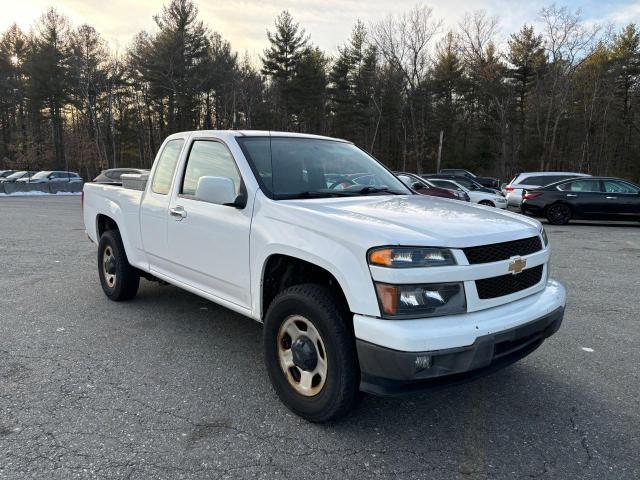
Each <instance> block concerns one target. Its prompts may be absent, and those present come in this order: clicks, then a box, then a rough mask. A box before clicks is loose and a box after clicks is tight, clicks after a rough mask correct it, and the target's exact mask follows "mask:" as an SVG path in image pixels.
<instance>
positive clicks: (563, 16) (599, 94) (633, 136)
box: [0, 0, 640, 181]
mask: <svg viewBox="0 0 640 480" xmlns="http://www.w3.org/2000/svg"><path fill="white" fill-rule="evenodd" d="M154 20H155V24H156V28H155V29H154V31H153V32H147V31H142V32H140V33H139V34H138V35H137V36H136V37H135V39H134V40H133V42H132V43H131V45H130V46H129V48H128V49H127V50H126V52H124V54H116V53H114V52H113V51H112V50H110V48H109V46H108V45H107V43H106V42H105V40H104V39H103V38H102V37H101V36H100V34H99V32H97V31H96V29H95V28H93V27H92V26H90V25H80V26H78V27H74V26H72V25H71V24H70V22H69V20H68V19H67V18H66V17H64V16H63V15H61V14H60V13H59V12H57V11H56V10H55V9H49V10H47V11H46V12H45V13H44V14H43V15H42V17H41V18H40V19H39V20H38V21H37V22H36V23H35V24H34V26H33V27H32V28H31V30H30V31H29V32H24V31H22V30H21V29H20V28H18V27H17V26H16V25H13V26H11V27H10V28H9V29H8V30H7V31H5V32H4V33H3V34H2V36H1V37H0V168H21V169H30V170H39V169H49V168H50V169H62V170H64V169H71V170H75V171H78V172H80V174H81V175H82V176H83V177H85V178H87V179H90V178H92V177H93V176H94V175H95V174H96V173H97V172H98V171H99V170H101V169H104V168H112V167H116V166H123V167H124V166H131V167H150V165H151V164H152V162H153V158H154V156H155V154H156V152H157V150H158V148H159V146H160V144H161V143H162V141H163V138H164V137H166V136H167V135H169V134H171V133H173V132H178V131H183V130H194V129H228V128H247V129H264V130H286V131H294V132H307V133H315V134H323V135H331V136H337V137H342V138H345V139H348V140H351V141H353V142H354V143H356V144H357V145H358V146H360V147H361V148H363V149H365V150H367V151H368V152H370V153H372V154H373V155H374V156H375V157H377V158H379V159H380V160H381V161H383V162H384V163H385V164H387V165H388V166H389V167H390V168H392V169H396V170H407V171H415V172H419V173H420V172H432V171H435V169H436V162H437V157H438V150H439V143H440V138H442V139H443V142H442V149H441V165H442V167H462V168H468V169H471V170H475V171H477V172H479V173H484V174H493V175H497V176H500V177H501V178H503V179H506V178H507V177H509V176H510V175H513V174H515V173H517V172H519V171H528V170H534V171H535V170H569V171H582V172H589V173H593V174H599V175H618V176H622V177H626V178H629V179H632V180H636V181H637V180H639V179H640V162H639V161H638V156H639V154H640V118H639V114H640V108H639V102H638V100H640V31H639V30H638V28H637V27H636V25H634V24H629V25H627V26H625V27H624V28H621V29H616V28H614V27H611V26H609V27H598V26H593V25H592V24H590V23H588V22H585V21H584V20H583V19H582V18H581V17H580V14H579V12H574V11H572V10H570V9H568V8H566V7H558V6H555V5H553V6H550V7H545V8H542V9H541V11H540V13H539V16H538V18H537V19H535V20H536V23H535V25H536V27H535V28H534V26H532V25H524V26H522V28H521V29H520V30H519V31H517V32H514V33H511V34H510V35H508V36H507V37H506V38H505V37H501V36H500V35H499V30H498V27H497V25H498V23H497V22H498V20H497V19H496V18H495V17H492V16H489V15H488V14H487V13H486V12H484V11H476V12H472V13H467V14H465V15H464V17H463V18H462V20H461V21H460V22H459V24H457V25H456V26H455V27H453V28H445V25H444V24H443V22H442V21H441V20H438V19H437V18H435V16H434V14H433V11H432V10H431V8H429V7H428V6H425V5H418V6H416V7H414V8H413V9H411V10H409V11H407V12H404V13H400V14H393V15H389V16H387V17H385V18H382V19H380V20H379V21H377V22H373V23H371V24H370V25H365V24H364V23H362V22H360V21H356V23H355V25H354V27H353V30H352V32H351V35H350V37H349V38H348V39H346V41H345V42H344V44H343V45H342V46H341V47H339V48H338V50H337V52H335V54H333V55H329V54H328V53H327V52H324V51H322V50H321V49H320V48H319V47H317V46H316V45H314V44H313V43H312V40H311V38H310V37H309V35H307V33H306V32H305V30H304V28H303V27H301V26H300V25H299V24H298V23H297V22H296V21H295V19H294V18H293V17H292V16H291V14H290V13H289V12H287V11H284V12H282V13H281V14H280V15H278V16H277V18H276V19H275V22H274V25H273V26H272V27H271V29H269V30H268V32H267V41H268V44H267V45H268V46H267V48H266V49H265V50H264V52H263V54H262V55H261V57H260V59H259V62H256V61H252V60H251V59H250V58H249V56H248V55H247V54H245V55H239V54H238V53H237V52H236V51H234V50H233V48H232V46H231V44H230V43H229V42H228V41H227V40H225V39H224V38H223V37H222V36H221V35H220V34H219V33H217V32H215V31H213V30H211V29H210V28H209V27H208V26H206V25H205V24H204V23H203V22H202V21H201V20H200V19H199V18H198V9H197V6H196V5H195V3H193V1H191V0H171V1H170V3H168V4H166V5H165V6H164V7H163V8H162V11H161V12H159V13H158V14H157V15H156V16H154Z"/></svg>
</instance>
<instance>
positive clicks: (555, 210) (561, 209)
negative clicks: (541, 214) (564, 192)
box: [547, 203, 573, 225]
mask: <svg viewBox="0 0 640 480" xmlns="http://www.w3.org/2000/svg"><path fill="white" fill-rule="evenodd" d="M572 216H573V212H572V211H571V207H569V205H565V204H564V203H554V204H553V205H551V206H550V207H549V208H547V220H548V221H549V223H551V224H552V225H566V224H567V223H569V220H571V217H572Z"/></svg>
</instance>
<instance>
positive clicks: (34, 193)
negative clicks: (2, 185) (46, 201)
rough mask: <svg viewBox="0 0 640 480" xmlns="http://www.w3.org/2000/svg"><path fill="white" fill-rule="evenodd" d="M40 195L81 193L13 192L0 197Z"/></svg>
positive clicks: (1, 194) (79, 193)
mask: <svg viewBox="0 0 640 480" xmlns="http://www.w3.org/2000/svg"><path fill="white" fill-rule="evenodd" d="M42 195H82V192H58V193H47V192H38V191H32V192H13V193H0V197H31V196H42Z"/></svg>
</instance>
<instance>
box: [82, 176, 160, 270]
mask: <svg viewBox="0 0 640 480" xmlns="http://www.w3.org/2000/svg"><path fill="white" fill-rule="evenodd" d="M83 194H84V196H83V216H84V222H85V225H86V226H87V229H86V230H87V235H88V236H89V238H90V239H91V240H92V241H93V242H95V243H96V244H97V243H98V242H99V240H100V238H99V235H98V221H97V220H96V218H100V217H99V215H100V214H102V215H106V216H108V217H110V218H114V219H116V221H117V222H118V225H119V227H120V229H121V230H125V232H126V234H125V235H122V241H123V243H124V244H125V248H126V250H127V252H128V255H129V257H131V258H129V263H131V264H132V265H134V266H136V267H138V268H140V269H142V270H145V271H148V268H149V265H148V262H147V260H146V254H145V253H144V250H143V245H142V237H141V235H140V203H141V201H142V196H143V194H144V192H142V191H141V190H134V189H131V188H126V187H123V186H121V185H109V184H101V183H85V184H84V189H83ZM89 225H94V228H89Z"/></svg>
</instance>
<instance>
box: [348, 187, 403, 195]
mask: <svg viewBox="0 0 640 480" xmlns="http://www.w3.org/2000/svg"><path fill="white" fill-rule="evenodd" d="M352 192H354V193H357V194H361V195H363V194H367V193H381V192H384V193H390V194H392V195H404V194H403V193H400V192H394V191H393V190H389V187H372V186H371V185H368V186H366V187H362V188H361V189H360V190H355V191H354V190H352Z"/></svg>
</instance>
